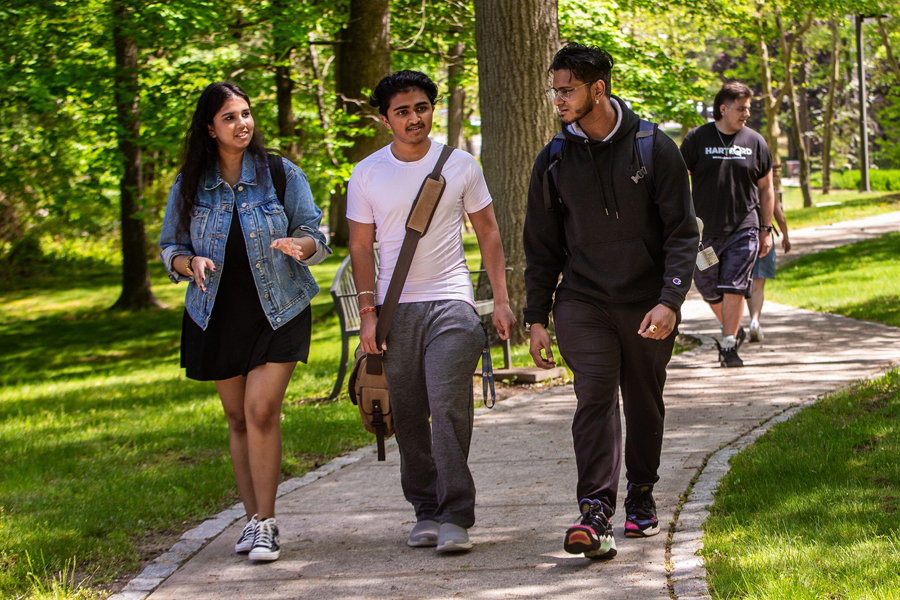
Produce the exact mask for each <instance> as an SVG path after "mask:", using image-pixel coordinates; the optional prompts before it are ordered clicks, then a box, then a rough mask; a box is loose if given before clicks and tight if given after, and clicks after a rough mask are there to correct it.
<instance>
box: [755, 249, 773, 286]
mask: <svg viewBox="0 0 900 600" xmlns="http://www.w3.org/2000/svg"><path fill="white" fill-rule="evenodd" d="M753 279H775V245H774V244H772V249H771V250H769V253H768V254H766V255H765V256H763V257H762V258H757V259H756V262H755V263H753Z"/></svg>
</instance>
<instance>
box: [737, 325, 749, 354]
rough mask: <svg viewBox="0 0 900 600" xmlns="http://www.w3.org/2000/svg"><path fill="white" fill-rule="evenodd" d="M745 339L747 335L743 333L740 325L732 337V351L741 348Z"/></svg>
mask: <svg viewBox="0 0 900 600" xmlns="http://www.w3.org/2000/svg"><path fill="white" fill-rule="evenodd" d="M746 339H747V334H746V333H745V332H744V326H743V325H741V326H740V327H738V332H737V335H735V336H734V349H735V350H740V349H741V346H743V345H744V341H745V340H746Z"/></svg>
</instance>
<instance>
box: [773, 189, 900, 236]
mask: <svg viewBox="0 0 900 600" xmlns="http://www.w3.org/2000/svg"><path fill="white" fill-rule="evenodd" d="M813 202H815V203H816V204H817V205H819V204H826V203H832V202H838V203H839V204H836V205H833V206H814V207H811V208H803V197H802V195H801V194H800V190H799V189H797V188H787V189H786V190H785V195H784V211H785V212H784V217H785V219H786V220H787V224H788V227H789V228H790V229H791V230H792V231H793V230H794V229H802V228H804V227H817V226H821V225H830V224H832V223H840V222H841V221H850V220H853V219H861V218H863V217H871V216H874V215H880V214H884V213H889V212H895V211H898V210H900V194H898V193H896V192H871V193H868V194H861V193H859V192H850V191H845V190H838V191H835V192H832V193H831V194H830V195H828V196H823V195H821V194H820V193H817V192H813Z"/></svg>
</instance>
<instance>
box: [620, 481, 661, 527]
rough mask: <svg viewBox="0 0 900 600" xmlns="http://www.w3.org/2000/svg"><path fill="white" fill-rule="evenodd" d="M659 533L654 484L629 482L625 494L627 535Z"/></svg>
mask: <svg viewBox="0 0 900 600" xmlns="http://www.w3.org/2000/svg"><path fill="white" fill-rule="evenodd" d="M657 533H659V519H658V518H656V501H655V500H653V486H652V485H649V484H647V485H636V484H633V483H629V484H628V495H627V496H625V537H632V538H634V537H650V536H653V535H656V534H657Z"/></svg>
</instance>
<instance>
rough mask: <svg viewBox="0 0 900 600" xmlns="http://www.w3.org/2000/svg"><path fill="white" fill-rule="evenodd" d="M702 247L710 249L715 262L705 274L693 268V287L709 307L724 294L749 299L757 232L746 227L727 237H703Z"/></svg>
mask: <svg viewBox="0 0 900 600" xmlns="http://www.w3.org/2000/svg"><path fill="white" fill-rule="evenodd" d="M702 243H703V247H704V248H709V247H710V246H712V248H713V250H715V251H716V256H718V257H719V263H718V264H716V265H713V266H711V267H710V268H708V269H707V270H705V271H701V270H700V269H694V284H695V285H696V286H697V289H698V290H700V295H701V296H703V299H704V300H706V301H707V302H708V303H710V304H718V303H719V302H721V301H722V298H723V297H724V296H723V295H724V294H737V295H741V296H745V297H747V298H749V297H750V282H751V281H752V279H751V275H750V274H751V272H752V271H753V263H754V262H755V261H756V258H757V256H758V255H759V229H757V228H756V227H748V228H746V229H739V230H737V231H735V232H734V233H732V234H731V235H729V236H727V237H725V236H710V237H704V238H703V241H702Z"/></svg>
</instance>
